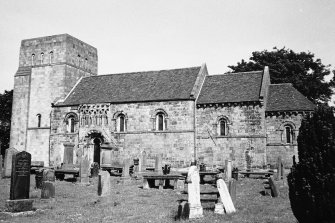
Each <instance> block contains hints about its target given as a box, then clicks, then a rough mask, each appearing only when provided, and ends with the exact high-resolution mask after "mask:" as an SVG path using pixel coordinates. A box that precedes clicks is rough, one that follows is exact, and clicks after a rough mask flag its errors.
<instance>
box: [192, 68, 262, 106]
mask: <svg viewBox="0 0 335 223" xmlns="http://www.w3.org/2000/svg"><path fill="white" fill-rule="evenodd" d="M262 78H263V71H253V72H243V73H229V74H221V75H211V76H207V77H206V79H205V83H204V84H203V87H202V90H201V92H200V95H199V98H198V101H197V104H207V103H225V102H246V101H259V96H260V92H261V86H262Z"/></svg>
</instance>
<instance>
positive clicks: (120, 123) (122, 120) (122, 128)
mask: <svg viewBox="0 0 335 223" xmlns="http://www.w3.org/2000/svg"><path fill="white" fill-rule="evenodd" d="M117 120H118V132H124V131H125V126H126V123H125V117H124V115H123V114H120V115H119V116H118V117H117Z"/></svg>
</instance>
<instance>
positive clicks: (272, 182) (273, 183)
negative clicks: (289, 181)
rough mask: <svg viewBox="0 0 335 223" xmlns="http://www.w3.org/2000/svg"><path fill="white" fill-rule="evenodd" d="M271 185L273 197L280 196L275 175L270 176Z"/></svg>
mask: <svg viewBox="0 0 335 223" xmlns="http://www.w3.org/2000/svg"><path fill="white" fill-rule="evenodd" d="M269 185H270V188H271V196H272V197H278V196H279V190H278V187H277V185H276V183H275V181H274V179H273V177H269Z"/></svg>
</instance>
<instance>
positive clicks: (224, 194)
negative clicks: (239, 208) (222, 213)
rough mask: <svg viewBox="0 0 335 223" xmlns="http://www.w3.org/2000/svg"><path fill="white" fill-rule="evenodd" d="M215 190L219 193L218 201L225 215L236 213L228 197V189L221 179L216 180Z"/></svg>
mask: <svg viewBox="0 0 335 223" xmlns="http://www.w3.org/2000/svg"><path fill="white" fill-rule="evenodd" d="M216 185H217V188H218V190H219V193H220V199H221V202H222V204H223V206H224V208H225V210H226V213H227V214H230V213H233V212H235V211H236V209H235V207H234V204H233V201H232V199H231V197H230V194H229V191H228V188H227V185H226V183H225V182H224V181H223V179H218V180H217V182H216Z"/></svg>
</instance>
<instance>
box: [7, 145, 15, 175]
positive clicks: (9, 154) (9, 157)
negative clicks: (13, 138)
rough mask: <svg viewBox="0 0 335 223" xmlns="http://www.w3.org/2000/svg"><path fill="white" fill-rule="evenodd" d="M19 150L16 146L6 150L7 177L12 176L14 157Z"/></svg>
mask: <svg viewBox="0 0 335 223" xmlns="http://www.w3.org/2000/svg"><path fill="white" fill-rule="evenodd" d="M17 152H18V151H17V150H16V149H15V148H13V147H12V148H9V149H7V150H6V155H5V177H10V175H11V173H12V157H13V155H14V154H15V153H17Z"/></svg>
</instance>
